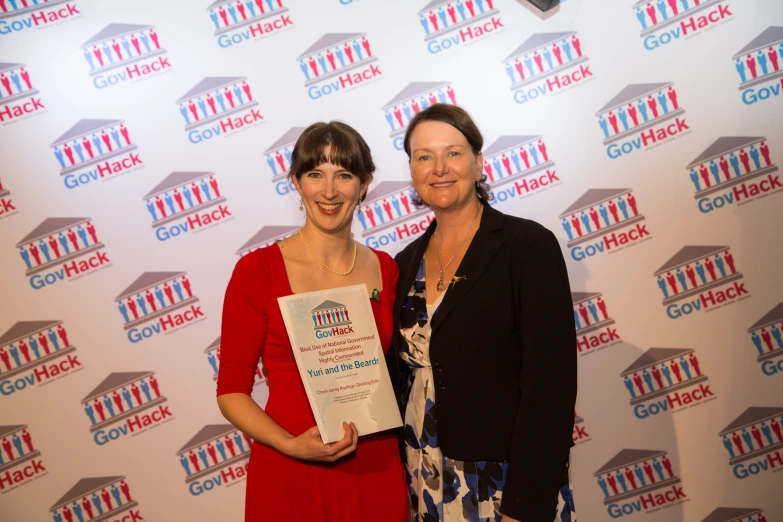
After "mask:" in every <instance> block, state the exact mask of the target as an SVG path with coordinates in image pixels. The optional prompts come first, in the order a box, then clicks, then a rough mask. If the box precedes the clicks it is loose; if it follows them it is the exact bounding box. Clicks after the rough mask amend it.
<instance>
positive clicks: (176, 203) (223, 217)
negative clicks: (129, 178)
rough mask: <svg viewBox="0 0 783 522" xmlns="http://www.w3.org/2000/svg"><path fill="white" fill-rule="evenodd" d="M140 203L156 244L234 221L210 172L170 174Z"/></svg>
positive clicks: (224, 198)
mask: <svg viewBox="0 0 783 522" xmlns="http://www.w3.org/2000/svg"><path fill="white" fill-rule="evenodd" d="M143 199H144V201H145V203H146V205H147V210H148V211H149V213H150V214H151V215H152V228H153V229H154V230H155V237H156V238H158V241H168V240H169V239H174V238H176V237H179V236H181V235H182V234H187V233H189V232H192V233H193V234H196V233H198V232H201V231H202V230H205V229H207V228H211V227H213V226H215V225H219V224H221V223H224V222H225V221H228V220H230V219H233V217H234V216H233V214H231V211H230V210H229V208H228V204H226V197H225V196H224V195H222V194H221V193H220V187H219V186H218V182H217V180H216V179H215V175H214V173H212V172H172V173H171V174H169V175H168V176H166V178H165V179H164V180H163V181H161V182H160V183H158V184H157V185H156V186H155V188H153V189H152V190H151V191H149V192H148V193H147V194H146V195H145V196H144V198H143ZM215 206H217V208H214V207H215ZM210 209H211V210H210Z"/></svg>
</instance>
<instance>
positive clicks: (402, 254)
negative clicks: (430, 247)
mask: <svg viewBox="0 0 783 522" xmlns="http://www.w3.org/2000/svg"><path fill="white" fill-rule="evenodd" d="M427 237H428V234H427V233H424V234H422V235H420V236H419V237H418V238H416V239H415V240H413V241H411V242H410V243H408V246H406V247H405V248H403V249H402V250H400V251H399V252H398V253H397V255H396V256H394V260H395V261H396V262H397V264H399V265H403V264H404V263H405V261H406V260H407V259H409V258H410V257H411V256H413V255H414V253H415V252H416V251H417V250H418V248H419V246H420V245H421V243H422V242H424V241H427V240H428V239H427Z"/></svg>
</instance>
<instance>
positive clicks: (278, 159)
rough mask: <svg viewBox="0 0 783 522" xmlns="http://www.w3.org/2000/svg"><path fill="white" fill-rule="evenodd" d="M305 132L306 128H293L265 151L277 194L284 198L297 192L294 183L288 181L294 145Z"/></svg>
mask: <svg viewBox="0 0 783 522" xmlns="http://www.w3.org/2000/svg"><path fill="white" fill-rule="evenodd" d="M304 130H305V128H304V127H291V128H290V129H288V130H287V131H286V132H285V134H283V135H282V136H280V138H279V139H278V140H277V141H275V142H274V143H273V144H272V145H270V146H269V148H268V149H266V150H265V151H264V157H265V158H266V164H267V165H268V166H269V171H270V173H271V175H272V183H274V184H275V192H277V194H278V195H279V196H284V195H286V194H288V193H289V192H291V191H293V190H295V189H294V186H293V183H290V182H289V181H288V173H289V170H290V169H291V155H292V154H293V151H294V145H295V144H296V140H298V139H299V136H301V135H302V132H304Z"/></svg>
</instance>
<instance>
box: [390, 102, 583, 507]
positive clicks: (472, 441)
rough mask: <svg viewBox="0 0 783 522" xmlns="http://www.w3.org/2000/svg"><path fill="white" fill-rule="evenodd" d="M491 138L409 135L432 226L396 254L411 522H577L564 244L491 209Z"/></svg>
mask: <svg viewBox="0 0 783 522" xmlns="http://www.w3.org/2000/svg"><path fill="white" fill-rule="evenodd" d="M482 145H483V138H482V137H481V134H480V132H479V130H478V128H477V127H476V125H475V123H474V122H473V120H472V119H471V118H470V116H469V115H468V114H467V113H466V112H465V111H464V110H462V109H460V108H459V107H455V106H452V105H443V104H436V105H433V106H431V107H430V108H428V109H426V110H424V111H421V112H419V113H418V114H417V115H416V116H415V117H414V118H413V120H412V121H411V124H410V125H409V127H408V130H407V133H406V135H405V151H406V153H407V154H408V157H409V158H410V170H411V181H412V185H413V188H414V190H415V191H416V193H417V198H415V199H419V201H418V204H420V205H421V204H423V205H426V206H428V207H430V208H431V209H432V210H433V211H434V213H435V222H433V223H432V225H431V226H430V227H429V228H428V230H427V231H426V233H424V234H423V235H422V236H421V237H420V238H418V239H417V240H415V241H413V242H412V243H411V244H410V245H408V246H407V248H405V250H403V251H402V252H400V253H399V254H398V255H397V257H396V260H397V263H398V264H399V267H400V278H399V286H398V289H397V301H396V303H395V314H396V317H395V324H397V325H398V327H399V328H398V331H397V335H396V339H395V345H396V351H390V352H389V353H390V354H392V355H390V356H389V360H388V361H387V365H388V367H389V371H390V372H391V374H392V381H393V382H395V384H396V385H397V386H398V390H397V391H398V396H399V400H400V406H401V408H402V410H403V414H404V418H405V427H404V429H403V446H404V449H403V458H404V460H405V461H406V468H407V474H408V485H409V495H410V498H411V508H412V515H411V520H416V521H421V522H424V521H444V522H446V521H447V522H452V521H463V520H465V521H467V520H493V521H494V520H502V521H504V522H506V521H516V520H518V521H521V522H552V521H553V520H558V521H563V522H565V521H571V520H572V518H571V513H572V512H573V511H574V506H573V499H572V496H571V490H570V487H569V468H568V465H569V451H570V448H571V446H573V442H572V433H573V422H574V403H575V400H576V334H575V330H574V322H573V312H572V310H573V308H572V304H571V294H570V289H569V283H568V274H567V273H566V267H565V263H564V261H563V256H562V253H561V251H560V247H559V245H558V242H557V240H556V239H555V236H554V235H553V234H552V233H551V232H550V231H548V230H547V229H545V228H544V227H542V226H541V225H539V224H538V223H535V222H533V221H530V220H526V219H521V218H516V217H511V216H507V215H505V214H502V213H501V212H499V211H497V210H495V209H493V208H492V207H491V206H489V204H488V191H487V189H488V186H487V184H486V183H485V181H486V176H485V175H483V172H482V167H483V163H484V161H483V156H482V153H481V148H482Z"/></svg>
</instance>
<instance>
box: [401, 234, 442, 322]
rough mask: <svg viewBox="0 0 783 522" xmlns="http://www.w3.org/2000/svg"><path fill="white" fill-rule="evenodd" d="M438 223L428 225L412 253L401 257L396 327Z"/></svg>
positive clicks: (415, 243) (414, 244)
mask: <svg viewBox="0 0 783 522" xmlns="http://www.w3.org/2000/svg"><path fill="white" fill-rule="evenodd" d="M436 226H437V223H436V222H435V221H433V222H432V224H430V226H429V227H427V230H426V231H425V232H424V234H422V236H421V237H420V238H418V239H417V240H416V241H415V242H414V243H413V245H412V246H413V247H414V248H413V249H411V253H410V255H408V256H406V258H405V259H400V261H401V263H402V264H401V265H400V267H399V268H400V277H399V280H398V283H397V297H396V298H395V300H394V328H395V330H396V329H398V328H399V315H400V309H402V303H403V302H404V301H405V298H406V297H408V292H409V291H410V289H411V285H413V279H414V278H415V277H416V272H417V271H418V270H419V264H421V259H422V258H423V257H424V251H425V250H427V245H428V244H429V242H430V238H431V237H432V234H433V233H434V232H435V227H436Z"/></svg>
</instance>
